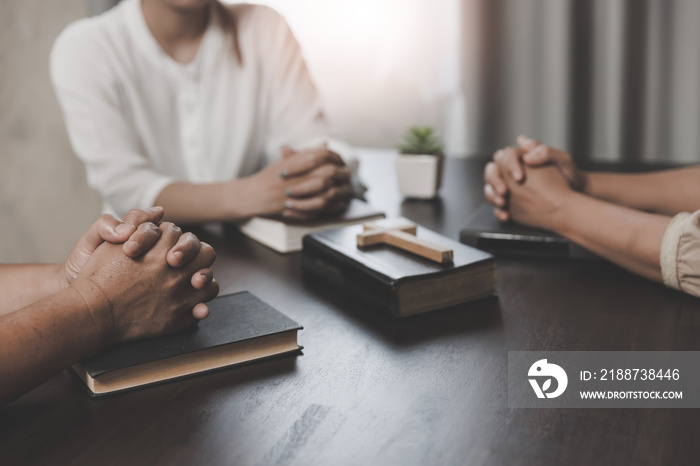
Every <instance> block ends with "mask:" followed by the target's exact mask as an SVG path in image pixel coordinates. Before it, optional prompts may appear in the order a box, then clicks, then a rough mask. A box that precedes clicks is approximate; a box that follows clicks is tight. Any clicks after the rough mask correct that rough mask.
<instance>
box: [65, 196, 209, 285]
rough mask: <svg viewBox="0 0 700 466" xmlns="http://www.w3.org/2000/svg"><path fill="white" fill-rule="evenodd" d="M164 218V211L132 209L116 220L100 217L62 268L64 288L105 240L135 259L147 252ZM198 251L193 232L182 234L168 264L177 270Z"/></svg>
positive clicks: (81, 238) (159, 208) (74, 248)
mask: <svg viewBox="0 0 700 466" xmlns="http://www.w3.org/2000/svg"><path fill="white" fill-rule="evenodd" d="M162 218H163V208H162V207H160V206H157V207H151V208H150V209H143V210H141V209H133V210H130V211H129V212H128V213H127V214H126V215H125V216H124V220H123V221H119V220H117V219H116V218H114V217H113V216H112V215H109V214H103V215H102V216H100V217H99V218H98V219H97V220H96V221H95V223H93V224H92V226H90V228H89V229H88V230H87V231H86V232H85V233H84V234H83V236H81V237H80V239H79V240H78V242H77V243H76V245H75V246H74V247H73V250H72V251H71V252H70V254H69V255H68V259H66V262H65V263H64V266H63V268H62V269H61V274H60V276H59V280H60V282H61V285H62V286H61V288H65V287H67V286H68V285H70V284H71V283H73V281H74V280H75V278H76V277H77V276H78V274H79V273H80V270H81V269H82V268H83V266H84V265H85V264H86V263H87V261H88V259H90V256H91V255H92V253H93V252H95V249H97V247H98V246H99V245H100V244H102V243H103V242H104V241H107V242H109V243H113V244H123V245H122V252H123V253H124V254H125V255H126V256H127V257H131V258H132V259H135V258H137V257H139V256H140V255H142V254H143V253H145V252H146V251H148V250H149V249H150V248H151V246H153V244H155V242H156V241H158V238H160V235H161V231H160V229H159V228H158V226H157V225H158V223H159V222H160V220H161V219H162ZM198 252H199V239H197V237H196V236H195V235H193V234H192V233H185V234H184V235H182V236H181V237H180V239H179V240H178V242H177V244H176V245H175V246H173V248H172V250H171V251H170V252H169V253H168V264H170V265H171V266H172V267H180V266H182V265H184V264H186V263H187V262H189V261H190V260H192V258H194V257H195V256H196V255H197V253H198Z"/></svg>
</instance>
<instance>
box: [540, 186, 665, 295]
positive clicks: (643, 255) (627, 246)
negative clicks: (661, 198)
mask: <svg viewBox="0 0 700 466" xmlns="http://www.w3.org/2000/svg"><path fill="white" fill-rule="evenodd" d="M565 205H566V207H565V210H563V211H562V212H561V214H560V215H559V216H558V219H557V220H556V221H555V222H554V224H553V226H552V227H553V229H554V230H555V231H556V232H557V233H559V234H561V235H563V236H565V237H567V238H569V239H570V240H572V241H574V242H575V243H577V244H580V245H581V246H583V247H585V248H586V249H588V250H590V251H592V252H594V253H596V254H598V255H599V256H601V257H604V258H606V259H608V260H610V261H611V262H614V263H616V264H618V265H619V266H621V267H623V268H625V269H627V270H630V271H632V272H634V273H636V274H639V275H642V276H644V277H647V278H649V279H651V280H654V281H657V282H660V281H661V266H660V263H659V261H660V253H661V241H662V239H663V236H664V232H665V231H666V227H667V226H668V224H669V222H670V221H671V217H667V216H664V215H658V214H651V213H647V212H641V211H638V210H633V209H630V208H627V207H623V206H620V205H616V204H611V203H608V202H604V201H601V200H598V199H594V198H591V197H588V196H585V195H582V194H579V193H573V194H571V197H570V199H568V200H567V202H566V203H565Z"/></svg>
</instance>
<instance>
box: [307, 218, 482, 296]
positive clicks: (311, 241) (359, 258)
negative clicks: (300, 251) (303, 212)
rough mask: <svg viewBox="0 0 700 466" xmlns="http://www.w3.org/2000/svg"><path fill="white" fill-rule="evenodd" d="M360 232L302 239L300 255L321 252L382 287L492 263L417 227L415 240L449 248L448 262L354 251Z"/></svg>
mask: <svg viewBox="0 0 700 466" xmlns="http://www.w3.org/2000/svg"><path fill="white" fill-rule="evenodd" d="M406 221H407V222H410V221H409V220H406ZM362 228H363V227H362V225H354V226H350V227H345V228H338V229H335V230H327V231H322V232H319V233H313V234H309V235H306V236H305V237H304V253H305V254H306V253H307V250H308V252H311V253H313V250H319V249H325V254H332V255H333V256H334V257H336V258H337V259H339V260H341V261H342V262H345V263H349V264H354V265H355V266H356V267H358V268H361V269H362V270H364V271H365V272H366V273H367V274H369V275H371V276H373V277H374V278H376V279H378V280H380V281H383V282H385V283H394V282H396V281H399V280H402V279H405V278H415V277H421V276H434V275H446V274H450V273H452V272H454V271H455V269H461V268H465V267H470V266H474V265H477V264H479V263H482V262H487V261H492V260H493V256H492V255H491V254H489V253H487V252H484V251H480V250H478V249H475V248H473V247H470V246H466V245H464V244H461V243H459V242H457V241H454V240H452V239H450V238H447V237H445V236H443V235H440V234H438V233H435V232H434V231H431V230H428V229H427V228H424V227H421V226H419V227H418V231H417V236H418V237H419V238H422V239H425V240H427V241H430V242H432V243H436V244H439V245H441V246H445V247H448V248H451V249H452V250H453V251H454V257H453V261H452V262H449V263H444V264H440V263H437V262H433V261H431V260H429V259H425V258H423V257H420V256H417V255H415V254H411V253H410V252H406V251H403V250H401V249H398V248H395V247H391V246H387V245H377V246H371V247H368V248H363V249H360V248H358V247H357V234H358V233H360V232H361V231H362Z"/></svg>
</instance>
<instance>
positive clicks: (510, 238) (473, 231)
mask: <svg viewBox="0 0 700 466" xmlns="http://www.w3.org/2000/svg"><path fill="white" fill-rule="evenodd" d="M459 238H460V241H461V242H462V243H464V244H467V245H469V246H472V247H475V248H479V249H483V250H485V251H488V252H490V253H493V254H503V255H514V256H532V257H551V258H557V257H559V258H574V259H589V260H591V259H592V260H599V259H600V258H599V257H598V256H597V255H595V254H593V253H591V252H589V251H587V250H586V249H584V248H582V247H581V246H579V245H577V244H576V243H573V242H571V241H569V240H568V239H567V238H564V237H563V236H560V235H558V234H556V233H552V232H551V231H546V230H540V229H537V228H530V227H526V226H523V225H518V224H516V223H512V222H508V223H503V222H499V221H498V220H497V219H496V218H495V217H494V216H493V206H491V205H490V204H488V203H483V204H481V205H480V206H479V207H478V208H477V209H476V210H475V211H474V212H473V213H472V214H471V215H470V216H469V218H468V219H467V226H466V227H465V228H464V229H463V230H462V231H461V232H460V235H459Z"/></svg>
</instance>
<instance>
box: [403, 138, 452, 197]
mask: <svg viewBox="0 0 700 466" xmlns="http://www.w3.org/2000/svg"><path fill="white" fill-rule="evenodd" d="M396 148H397V149H398V150H399V153H398V154H396V157H395V159H394V164H395V166H396V176H397V178H398V181H399V191H400V192H401V194H403V195H404V196H406V197H411V198H416V199H432V198H434V197H435V196H436V195H437V192H438V190H439V189H440V184H441V183H442V166H443V164H444V158H445V155H444V150H445V145H444V144H443V142H442V140H441V139H440V138H439V137H438V136H437V135H436V134H435V133H434V132H433V128H431V127H429V126H424V127H418V126H414V127H412V128H410V129H409V130H408V131H407V132H406V134H405V135H404V140H403V142H401V144H398V145H397V146H396Z"/></svg>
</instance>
